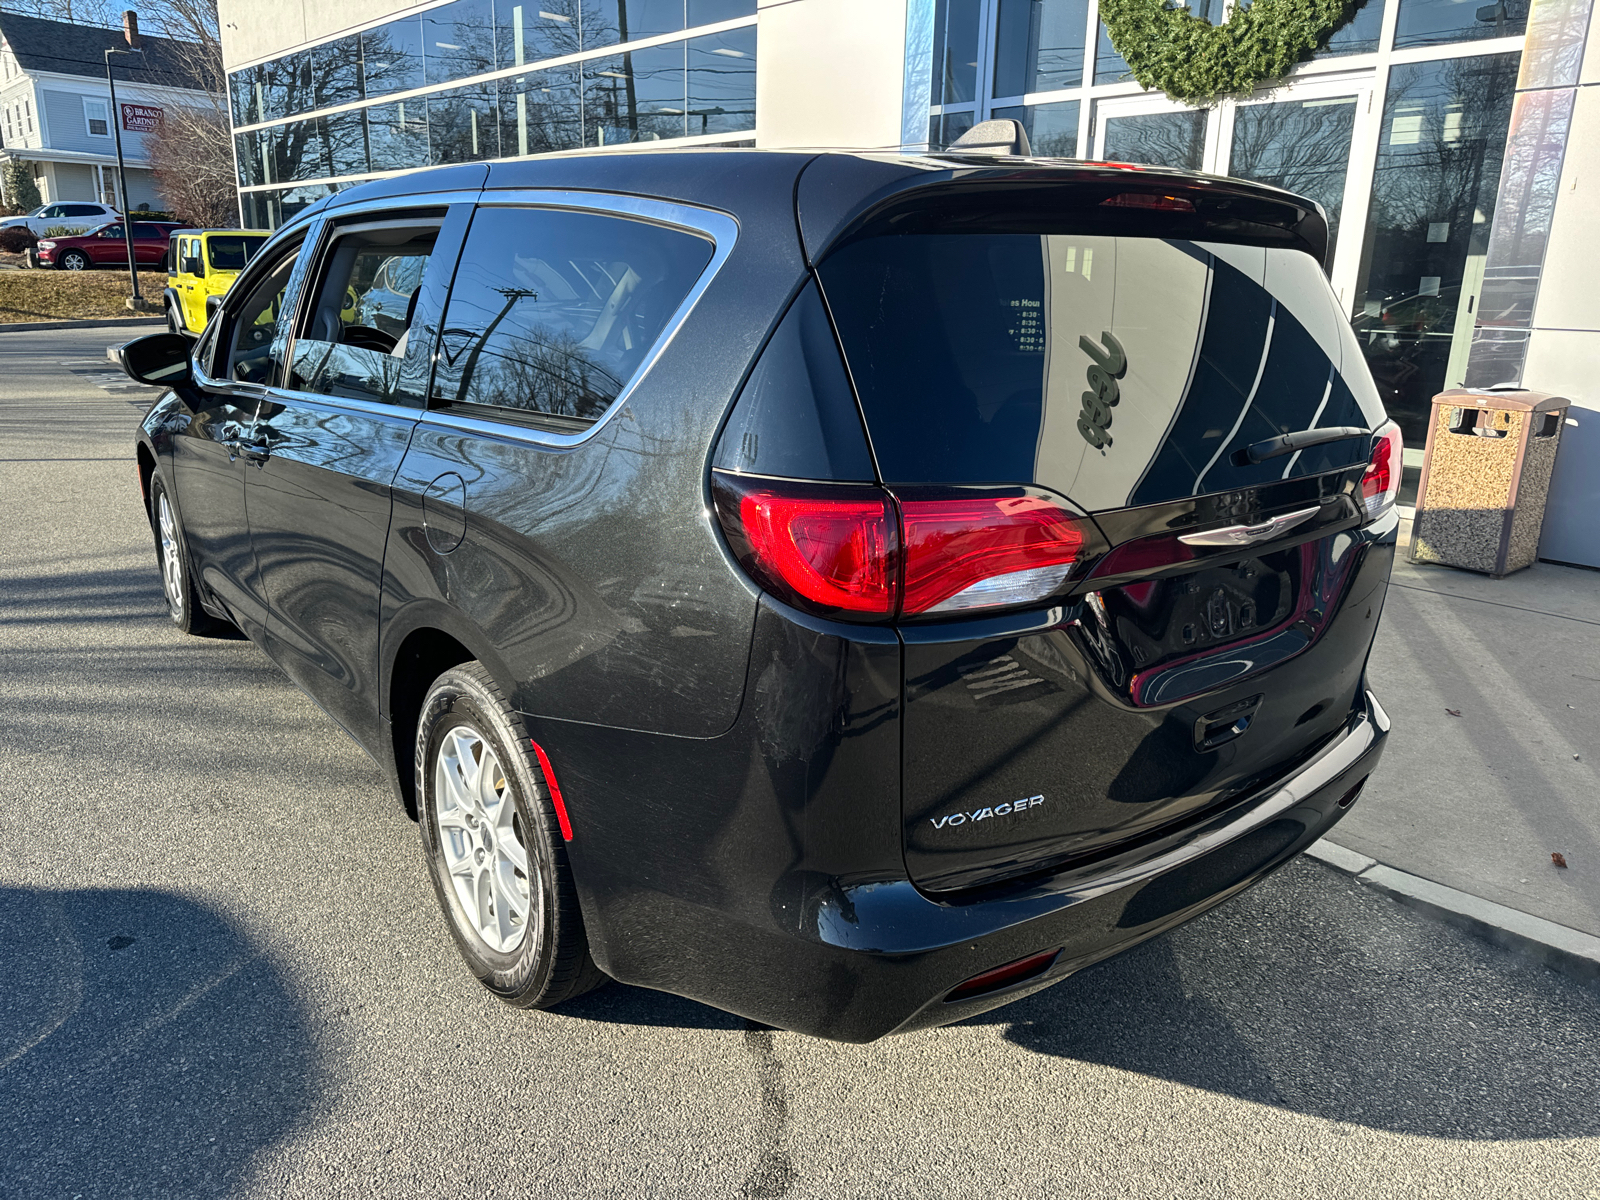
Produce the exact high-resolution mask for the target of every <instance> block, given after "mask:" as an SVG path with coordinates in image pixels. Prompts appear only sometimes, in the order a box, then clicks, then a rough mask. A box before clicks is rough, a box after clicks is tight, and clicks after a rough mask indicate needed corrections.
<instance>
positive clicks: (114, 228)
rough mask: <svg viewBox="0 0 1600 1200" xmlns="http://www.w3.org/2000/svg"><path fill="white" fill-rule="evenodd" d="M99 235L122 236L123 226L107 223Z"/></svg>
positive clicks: (105, 236)
mask: <svg viewBox="0 0 1600 1200" xmlns="http://www.w3.org/2000/svg"><path fill="white" fill-rule="evenodd" d="M99 236H100V237H103V238H120V237H121V236H122V226H121V225H107V226H106V227H105V228H104V229H102V230H101V231H100V234H99Z"/></svg>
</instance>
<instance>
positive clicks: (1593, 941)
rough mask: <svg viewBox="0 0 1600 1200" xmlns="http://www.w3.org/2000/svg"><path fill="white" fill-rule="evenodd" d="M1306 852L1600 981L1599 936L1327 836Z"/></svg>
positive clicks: (1577, 975)
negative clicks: (1401, 866)
mask: <svg viewBox="0 0 1600 1200" xmlns="http://www.w3.org/2000/svg"><path fill="white" fill-rule="evenodd" d="M1306 853H1307V854H1308V855H1310V856H1311V857H1312V858H1314V859H1316V860H1317V861H1318V862H1321V863H1326V864H1327V865H1328V866H1330V867H1332V868H1333V869H1334V870H1336V871H1341V872H1343V873H1344V874H1346V875H1349V876H1351V877H1352V878H1354V879H1355V881H1356V882H1357V883H1364V884H1367V885H1368V886H1369V887H1374V888H1376V889H1377V890H1378V891H1380V892H1383V893H1384V894H1385V895H1387V896H1390V897H1391V898H1393V899H1395V900H1398V901H1399V902H1400V903H1401V904H1404V905H1406V906H1407V907H1408V908H1414V909H1416V910H1417V911H1419V912H1423V913H1426V914H1427V915H1428V916H1430V917H1433V918H1435V919H1436V920H1440V921H1443V922H1444V923H1445V924H1447V925H1454V926H1455V927H1456V928H1458V929H1464V930H1466V931H1467V932H1468V933H1471V934H1474V935H1476V936H1477V937H1481V938H1483V939H1485V940H1486V941H1490V942H1493V943H1494V944H1495V945H1497V946H1504V947H1505V948H1506V949H1508V950H1515V951H1517V952H1518V953H1519V954H1525V955H1527V956H1528V957H1530V958H1533V959H1535V960H1537V961H1538V962H1541V963H1543V964H1544V965H1545V966H1547V967H1549V968H1550V969H1551V970H1553V971H1559V972H1560V973H1561V974H1563V975H1568V976H1571V977H1572V978H1574V979H1579V980H1582V981H1584V982H1586V983H1600V937H1595V936H1594V935H1593V934H1588V933H1584V932H1583V931H1582V930H1579V929H1570V928H1568V927H1567V926H1565V925H1557V924H1556V923H1555V922H1554V921H1546V920H1545V919H1544V918H1543V917H1535V916H1532V915H1531V914H1529V913H1525V912H1519V911H1518V910H1516V909H1514V908H1507V907H1506V906H1505V905H1503V904H1496V903H1494V902H1493V901H1492V900H1484V899H1482V898H1480V897H1478V896H1473V895H1469V894H1468V893H1466V892H1459V891H1457V890H1456V889H1455V888H1452V887H1445V886H1444V884H1442V883H1434V882H1433V881H1432V880H1430V879H1423V878H1422V877H1421V876H1418V875H1408V874H1406V873H1405V872H1404V871H1397V870H1395V869H1394V868H1393V867H1387V866H1384V865H1383V864H1382V863H1380V862H1378V861H1377V860H1376V859H1371V858H1368V857H1367V856H1366V855H1365V854H1357V853H1356V852H1355V851H1354V850H1347V849H1345V848H1344V847H1343V846H1337V845H1335V844H1334V843H1332V842H1330V841H1328V840H1326V839H1323V840H1321V841H1318V842H1315V843H1313V844H1312V846H1311V847H1310V848H1309V849H1308V850H1307V851H1306Z"/></svg>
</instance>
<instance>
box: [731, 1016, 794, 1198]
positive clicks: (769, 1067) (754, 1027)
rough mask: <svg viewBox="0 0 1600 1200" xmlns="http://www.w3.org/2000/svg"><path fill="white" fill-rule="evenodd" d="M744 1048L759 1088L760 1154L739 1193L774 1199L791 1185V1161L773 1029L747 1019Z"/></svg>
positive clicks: (786, 1107)
mask: <svg viewBox="0 0 1600 1200" xmlns="http://www.w3.org/2000/svg"><path fill="white" fill-rule="evenodd" d="M744 1048H745V1050H747V1051H748V1052H749V1054H750V1058H751V1061H752V1063H753V1065H754V1067H755V1077H756V1086H757V1087H758V1088H759V1089H760V1093H761V1100H760V1114H759V1116H760V1126H759V1130H758V1132H759V1133H760V1137H761V1156H760V1158H758V1159H757V1160H756V1165H755V1166H754V1167H752V1168H751V1169H750V1173H749V1174H748V1175H746V1176H745V1180H744V1187H743V1188H741V1189H740V1193H739V1194H740V1195H742V1196H747V1197H749V1198H750V1200H777V1198H778V1197H780V1196H787V1195H788V1194H789V1189H790V1188H792V1187H793V1186H794V1181H795V1170H794V1164H793V1163H792V1162H790V1161H789V1151H788V1148H787V1146H786V1145H785V1141H786V1137H785V1135H786V1133H787V1131H788V1127H789V1094H788V1092H787V1091H786V1090H785V1088H784V1086H783V1063H782V1062H780V1061H779V1060H778V1055H777V1053H776V1051H774V1049H773V1047H772V1030H770V1029H768V1028H766V1027H765V1026H763V1025H758V1024H756V1023H755V1022H754V1021H746V1022H745V1028H744Z"/></svg>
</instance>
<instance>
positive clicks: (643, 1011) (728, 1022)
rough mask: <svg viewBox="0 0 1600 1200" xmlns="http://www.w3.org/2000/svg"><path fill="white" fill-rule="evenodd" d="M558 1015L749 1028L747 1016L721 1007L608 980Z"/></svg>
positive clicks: (665, 1024) (611, 1021)
mask: <svg viewBox="0 0 1600 1200" xmlns="http://www.w3.org/2000/svg"><path fill="white" fill-rule="evenodd" d="M554 1015H555V1016H558V1017H561V1018H563V1019H565V1018H569V1017H570V1018H575V1019H577V1020H579V1021H599V1022H602V1023H605V1024H608V1025H639V1026H657V1027H661V1028H669V1029H745V1028H747V1027H748V1025H749V1022H747V1021H746V1020H745V1019H744V1018H743V1017H736V1016H734V1015H733V1014H732V1013H725V1012H723V1011H722V1010H721V1009H718V1008H712V1007H711V1006H710V1005H706V1004H701V1003H700V1002H699V1001H698V1000H689V999H687V998H685V997H683V996H674V995H672V994H671V993H669V992H654V991H651V990H650V989H649V988H641V987H630V986H629V985H627V984H625V983H608V984H606V985H605V986H604V987H602V988H599V989H598V990H596V991H593V992H590V993H589V994H588V995H586V996H579V997H578V998H577V999H576V1000H569V1001H568V1002H567V1003H565V1004H563V1005H562V1006H561V1007H560V1008H558V1009H556V1010H555V1012H554Z"/></svg>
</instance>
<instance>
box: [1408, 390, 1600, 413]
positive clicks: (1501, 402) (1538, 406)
mask: <svg viewBox="0 0 1600 1200" xmlns="http://www.w3.org/2000/svg"><path fill="white" fill-rule="evenodd" d="M1433 403H1434V405H1435V406H1438V405H1446V404H1447V405H1451V406H1453V407H1458V408H1488V409H1494V410H1496V411H1499V412H1534V413H1542V412H1554V411H1556V410H1557V409H1561V408H1567V407H1569V406H1570V405H1571V404H1572V401H1571V400H1569V399H1567V398H1566V397H1565V396H1556V395H1552V394H1551V393H1549V392H1529V391H1524V390H1523V389H1522V388H1519V387H1503V388H1451V389H1450V390H1449V391H1448V392H1440V393H1439V394H1438V395H1437V396H1435V397H1434V398H1433Z"/></svg>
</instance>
